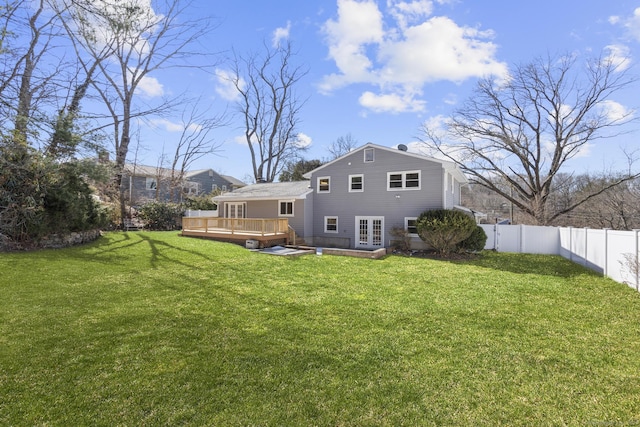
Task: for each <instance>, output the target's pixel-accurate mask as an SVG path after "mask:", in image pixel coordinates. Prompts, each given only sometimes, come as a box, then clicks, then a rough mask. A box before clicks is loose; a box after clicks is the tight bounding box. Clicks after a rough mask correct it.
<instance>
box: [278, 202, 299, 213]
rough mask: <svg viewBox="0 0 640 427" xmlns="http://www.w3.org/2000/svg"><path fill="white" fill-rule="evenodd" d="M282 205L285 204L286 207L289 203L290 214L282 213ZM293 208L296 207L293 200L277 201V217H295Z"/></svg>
mask: <svg viewBox="0 0 640 427" xmlns="http://www.w3.org/2000/svg"><path fill="white" fill-rule="evenodd" d="M283 203H286V204H287V205H288V204H289V203H290V204H291V213H282V204H283ZM295 206H296V204H295V200H293V199H288V200H278V216H287V217H292V216H295ZM287 210H288V209H287Z"/></svg>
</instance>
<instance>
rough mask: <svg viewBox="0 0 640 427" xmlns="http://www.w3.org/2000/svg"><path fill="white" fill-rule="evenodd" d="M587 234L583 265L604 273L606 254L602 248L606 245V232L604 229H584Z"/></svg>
mask: <svg viewBox="0 0 640 427" xmlns="http://www.w3.org/2000/svg"><path fill="white" fill-rule="evenodd" d="M585 233H586V235H587V237H586V240H587V260H586V263H585V264H584V266H585V267H587V268H590V269H592V270H595V271H597V272H598V273H602V274H605V272H604V267H605V262H606V259H607V254H606V252H605V250H604V248H605V247H606V239H607V233H606V230H592V229H587V230H585Z"/></svg>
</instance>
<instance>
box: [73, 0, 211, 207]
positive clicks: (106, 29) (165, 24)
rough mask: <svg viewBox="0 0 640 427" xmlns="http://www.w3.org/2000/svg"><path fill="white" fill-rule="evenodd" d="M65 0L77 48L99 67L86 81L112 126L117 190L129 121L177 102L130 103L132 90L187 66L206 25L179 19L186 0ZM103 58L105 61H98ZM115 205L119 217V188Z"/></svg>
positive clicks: (205, 23)
mask: <svg viewBox="0 0 640 427" xmlns="http://www.w3.org/2000/svg"><path fill="white" fill-rule="evenodd" d="M65 1H67V2H68V3H67V5H68V7H70V8H71V9H72V10H73V14H72V16H73V18H74V30H75V31H74V32H73V33H72V34H73V35H74V41H75V45H76V47H77V50H78V51H79V50H80V49H82V50H83V51H84V52H87V53H88V54H89V57H90V58H91V59H92V62H97V66H98V69H99V71H100V79H97V78H96V79H92V80H91V83H92V85H93V86H94V88H95V89H96V90H97V91H98V93H99V96H100V97H101V99H102V101H103V102H104V105H105V106H106V108H107V110H108V115H109V117H110V122H111V124H112V125H113V128H114V132H113V138H114V139H113V142H114V148H115V165H116V170H117V172H116V185H117V186H118V187H120V188H121V185H120V184H121V181H122V170H123V168H124V165H125V161H126V158H127V153H128V151H129V142H130V140H131V133H132V126H133V121H134V120H135V119H136V118H139V117H143V116H148V115H151V114H157V113H159V112H161V111H166V110H167V109H170V108H172V107H174V106H175V105H176V104H178V103H179V102H178V101H177V100H176V99H173V100H164V101H163V102H162V103H160V104H159V105H152V106H149V105H143V104H141V103H136V102H135V100H136V99H137V97H136V91H137V90H138V89H139V88H140V86H141V84H142V83H143V82H144V81H145V79H147V78H149V77H150V74H151V73H153V72H155V71H158V70H160V69H163V68H167V67H170V66H173V67H178V66H180V67H185V66H188V65H187V64H189V63H190V61H189V60H188V59H189V58H192V57H193V56H195V55H200V54H199V53H197V52H195V51H191V50H190V49H191V46H192V45H194V44H195V42H197V41H198V40H199V39H200V38H201V37H202V36H204V35H205V34H207V33H208V32H209V30H210V28H211V27H210V24H209V21H208V20H207V19H198V20H183V19H182V18H183V16H185V15H186V13H185V12H186V10H187V8H188V7H189V6H190V5H191V3H190V2H184V1H181V0H166V1H164V2H154V3H153V6H151V5H146V6H145V5H144V3H143V2H140V1H138V0H101V1H100V2H95V1H92V0H65ZM160 3H161V4H160ZM105 48H106V50H105ZM78 56H79V57H82V55H78ZM105 56H107V57H108V59H109V60H108V61H105V60H102V58H104V57H105ZM120 205H121V206H120V210H121V215H122V217H123V218H124V217H125V213H126V208H125V195H124V191H121V194H120Z"/></svg>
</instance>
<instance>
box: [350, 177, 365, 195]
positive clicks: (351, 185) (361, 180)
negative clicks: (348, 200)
mask: <svg viewBox="0 0 640 427" xmlns="http://www.w3.org/2000/svg"><path fill="white" fill-rule="evenodd" d="M353 178H360V184H361V186H362V188H360V189H354V188H353ZM363 191H364V174H361V173H360V174H355V175H349V193H362V192H363Z"/></svg>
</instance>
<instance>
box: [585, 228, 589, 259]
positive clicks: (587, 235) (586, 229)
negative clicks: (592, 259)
mask: <svg viewBox="0 0 640 427" xmlns="http://www.w3.org/2000/svg"><path fill="white" fill-rule="evenodd" d="M588 245H589V229H588V228H587V227H585V228H584V266H585V267H586V266H587V264H588V262H587V254H588V253H589V252H588V251H587V249H588V247H589V246H588Z"/></svg>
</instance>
